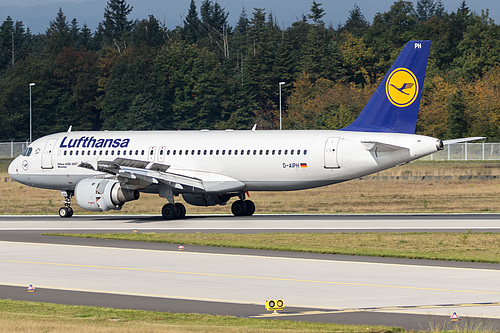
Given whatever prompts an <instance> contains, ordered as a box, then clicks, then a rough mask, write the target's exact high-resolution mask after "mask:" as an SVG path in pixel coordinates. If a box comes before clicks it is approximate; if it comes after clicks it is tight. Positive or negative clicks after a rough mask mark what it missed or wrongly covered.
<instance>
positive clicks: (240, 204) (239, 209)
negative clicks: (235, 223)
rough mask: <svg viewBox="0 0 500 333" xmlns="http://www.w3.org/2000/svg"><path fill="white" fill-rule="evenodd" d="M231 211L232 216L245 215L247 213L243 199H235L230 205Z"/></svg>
mask: <svg viewBox="0 0 500 333" xmlns="http://www.w3.org/2000/svg"><path fill="white" fill-rule="evenodd" d="M231 212H232V213H233V215H234V216H245V215H246V213H247V205H246V204H245V202H244V201H243V200H236V201H235V202H233V205H232V206H231Z"/></svg>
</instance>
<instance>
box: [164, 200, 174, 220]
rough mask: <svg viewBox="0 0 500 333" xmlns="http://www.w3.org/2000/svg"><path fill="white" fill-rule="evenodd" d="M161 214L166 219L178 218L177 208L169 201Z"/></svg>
mask: <svg viewBox="0 0 500 333" xmlns="http://www.w3.org/2000/svg"><path fill="white" fill-rule="evenodd" d="M161 215H162V216H163V219H165V220H173V219H175V218H177V208H176V207H175V205H174V204H171V203H168V204H166V205H164V206H163V207H162V209H161Z"/></svg>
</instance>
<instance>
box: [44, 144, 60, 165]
mask: <svg viewBox="0 0 500 333" xmlns="http://www.w3.org/2000/svg"><path fill="white" fill-rule="evenodd" d="M56 141H57V139H49V140H47V143H46V144H45V148H44V149H43V154H42V169H52V168H53V167H54V166H53V165H52V152H53V151H54V146H55V144H56Z"/></svg>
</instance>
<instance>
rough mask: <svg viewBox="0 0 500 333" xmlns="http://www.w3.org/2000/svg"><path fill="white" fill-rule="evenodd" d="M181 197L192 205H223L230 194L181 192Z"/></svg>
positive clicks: (229, 197)
mask: <svg viewBox="0 0 500 333" xmlns="http://www.w3.org/2000/svg"><path fill="white" fill-rule="evenodd" d="M182 197H183V198H184V200H186V202H187V203H188V204H190V205H193V206H215V205H225V204H226V203H227V202H228V200H229V199H231V196H229V195H227V194H215V193H211V194H210V193H205V194H191V193H183V194H182Z"/></svg>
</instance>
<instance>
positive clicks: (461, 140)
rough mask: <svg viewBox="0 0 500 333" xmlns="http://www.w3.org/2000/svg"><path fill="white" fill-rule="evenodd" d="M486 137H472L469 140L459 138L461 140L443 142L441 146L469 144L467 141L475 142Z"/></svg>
mask: <svg viewBox="0 0 500 333" xmlns="http://www.w3.org/2000/svg"><path fill="white" fill-rule="evenodd" d="M484 139H486V137H484V136H474V137H470V138H461V139H453V140H444V141H443V145H445V146H446V145H451V144H453V143H460V142H469V141H476V140H484Z"/></svg>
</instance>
